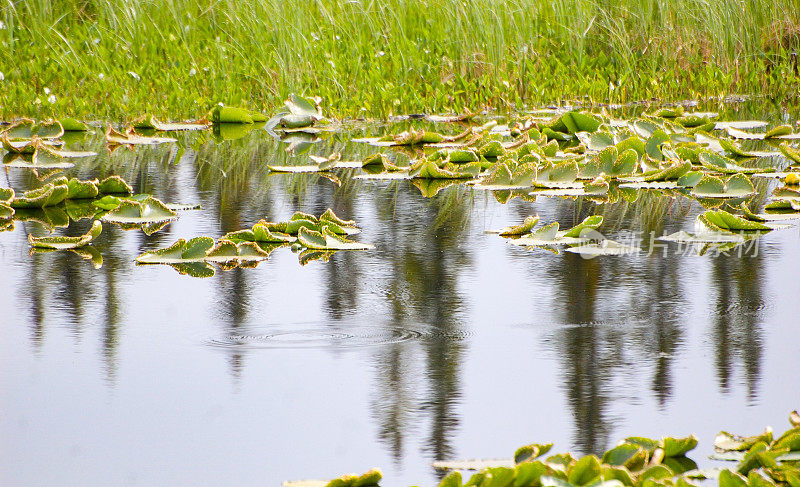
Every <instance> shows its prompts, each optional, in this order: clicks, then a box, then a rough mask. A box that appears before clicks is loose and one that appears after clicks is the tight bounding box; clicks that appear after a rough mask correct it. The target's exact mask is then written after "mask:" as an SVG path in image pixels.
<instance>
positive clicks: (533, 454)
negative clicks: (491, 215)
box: [500, 216, 553, 463]
mask: <svg viewBox="0 0 800 487" xmlns="http://www.w3.org/2000/svg"><path fill="white" fill-rule="evenodd" d="M528 218H532V217H528ZM528 218H526V221H527V220H528ZM536 219H537V220H538V219H539V218H538V216H537V217H536ZM534 225H535V223H534ZM531 227H533V225H531ZM500 235H502V233H501V234H500ZM551 448H553V444H552V443H544V444H541V443H531V444H530V445H525V446H521V447H519V448H517V451H516V452H514V463H522V462H528V461H532V460H534V459H536V458H538V457H540V456H542V455H544V454H545V453H547V452H549V451H550V449H551Z"/></svg>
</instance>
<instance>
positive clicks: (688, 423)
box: [0, 100, 800, 486]
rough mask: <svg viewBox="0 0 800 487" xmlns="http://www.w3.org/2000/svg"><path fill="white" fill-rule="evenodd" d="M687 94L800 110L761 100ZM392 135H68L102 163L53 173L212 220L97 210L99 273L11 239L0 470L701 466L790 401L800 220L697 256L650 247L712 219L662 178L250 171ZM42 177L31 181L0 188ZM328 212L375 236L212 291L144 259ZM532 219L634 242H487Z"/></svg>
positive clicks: (4, 473)
mask: <svg viewBox="0 0 800 487" xmlns="http://www.w3.org/2000/svg"><path fill="white" fill-rule="evenodd" d="M700 109H712V110H716V111H720V112H721V117H720V118H721V119H723V120H749V119H761V120H766V121H769V122H771V123H780V122H784V121H794V120H796V119H797V118H798V113H797V112H798V110H797V108H796V107H790V108H786V107H781V106H773V105H770V104H768V103H765V102H764V101H763V100H762V101H758V102H748V103H739V104H732V105H729V106H724V107H719V106H710V107H700ZM413 123H416V122H413ZM406 126H407V123H406V125H403V124H399V125H397V126H396V127H393V128H392V130H400V129H401V128H403V127H406ZM439 128H440V130H442V131H446V130H449V131H451V132H457V131H459V130H460V128H458V127H448V126H445V125H441V126H439ZM382 130H384V127H380V126H367V127H366V128H364V127H360V126H359V127H356V129H355V130H354V131H353V132H348V133H341V134H335V135H332V136H329V137H327V136H326V137H325V138H323V139H321V140H318V141H316V142H314V143H312V144H310V145H309V146H308V147H309V149H308V152H306V153H304V154H301V153H299V152H300V151H302V150H303V147H302V145H301V146H300V147H298V148H297V151H298V153H296V154H293V153H291V152H287V151H286V149H287V148H288V147H289V145H288V144H287V143H286V142H285V141H279V140H275V139H274V138H273V137H271V136H270V135H269V134H268V133H267V132H266V131H264V130H261V129H255V130H253V131H251V132H249V133H246V134H243V137H242V138H239V139H236V140H222V139H221V138H220V141H217V140H215V138H214V136H213V135H212V134H210V133H209V134H188V133H186V134H178V135H176V138H178V139H179V142H178V143H177V144H166V145H161V146H158V147H139V148H137V149H135V150H133V151H129V150H126V149H118V150H116V151H114V152H113V153H110V154H109V153H108V152H106V150H105V146H104V145H105V144H104V142H103V141H102V135H90V136H87V137H86V138H85V139H78V140H75V141H72V143H71V147H73V148H78V147H85V148H90V149H93V150H97V151H98V152H99V153H100V155H99V156H98V157H97V158H94V159H89V160H77V167H76V168H74V169H70V170H67V171H65V172H64V173H63V174H65V175H69V176H73V175H75V176H78V177H80V178H82V179H86V178H91V177H104V176H107V175H109V174H119V175H121V176H123V177H124V178H126V179H127V180H128V181H129V182H131V184H132V185H133V186H134V188H135V189H136V191H137V192H139V193H150V194H152V195H154V196H156V197H157V198H159V199H161V200H163V201H165V202H170V203H197V204H201V205H202V210H195V211H183V212H180V218H179V219H178V220H177V221H174V222H172V223H170V224H169V225H167V226H166V227H165V228H164V229H163V230H162V231H160V232H158V233H155V234H154V235H152V236H149V237H148V236H146V235H145V234H144V233H142V232H141V231H138V230H133V231H124V230H122V229H121V228H120V227H118V226H114V225H112V224H108V223H105V224H104V225H103V233H102V235H101V236H100V237H99V238H98V239H97V240H96V242H95V243H94V244H93V245H94V247H95V248H96V249H97V250H98V251H99V252H100V254H101V255H102V256H103V265H102V267H100V268H99V269H95V268H94V267H93V266H92V264H91V263H90V262H89V261H86V260H83V259H82V258H81V257H80V256H78V255H76V254H74V253H70V252H52V253H46V254H35V255H30V254H29V245H28V243H27V240H26V239H27V235H28V234H33V235H43V234H46V233H47V232H46V230H45V227H44V226H43V225H42V224H41V223H37V222H34V221H28V222H20V221H17V222H15V227H14V229H13V230H9V231H4V232H1V233H0V291H1V292H0V305H1V306H2V309H3V310H4V313H3V318H2V319H0V323H2V325H1V326H0V361H2V364H1V365H0V484H1V485H4V486H6V485H8V486H17V485H19V486H38V485H279V484H280V482H281V481H283V480H294V479H301V478H332V477H335V476H338V475H341V474H344V473H348V472H362V471H365V470H367V469H369V468H371V467H380V468H382V469H383V471H384V475H385V480H384V481H383V485H387V486H395V485H396V486H400V485H412V484H416V485H434V484H435V483H436V482H437V479H438V475H437V473H436V471H434V470H433V469H432V467H431V466H430V462H431V461H433V460H437V459H455V458H481V457H509V456H511V455H512V454H513V452H514V450H515V449H516V448H517V447H518V446H521V445H523V444H527V443H531V442H554V443H555V447H554V450H555V451H568V450H571V451H575V452H580V453H590V452H601V451H603V450H604V449H606V448H608V447H610V446H613V445H614V444H616V442H617V441H618V440H620V439H622V438H624V437H626V436H631V435H638V436H651V437H661V436H665V435H676V436H677V435H688V434H691V433H694V434H696V435H697V436H698V437H699V438H700V446H699V447H698V449H697V450H696V451H695V452H694V454H693V455H692V457H693V458H694V459H695V460H696V461H697V462H698V463H699V464H701V465H707V464H709V460H706V457H707V455H708V454H709V453H711V451H712V445H713V437H714V435H715V434H716V433H717V432H718V431H720V430H728V431H732V432H738V433H748V434H749V433H756V432H759V431H761V430H763V428H764V426H766V425H772V426H773V427H774V428H775V429H776V430H777V431H783V429H785V428H786V427H787V425H788V423H787V422H786V416H787V414H788V413H789V411H791V410H792V409H795V408H798V406H800V404H799V403H800V368H798V357H800V340H798V335H799V333H800V325H798V316H800V299H798V297H799V296H800V279H799V278H798V271H800V238H799V237H800V232H799V231H798V227H796V226H795V227H792V228H789V229H785V230H779V231H774V232H771V233H770V234H768V235H766V236H765V237H763V238H761V239H758V240H757V241H755V243H753V244H751V245H748V246H747V248H746V249H745V250H744V251H741V252H740V251H733V252H729V253H728V254H727V255H711V254H709V255H703V256H698V255H697V253H696V252H691V251H685V250H686V249H682V251H679V250H680V249H678V247H677V246H676V245H675V244H669V245H665V244H655V245H660V246H656V247H653V245H654V244H652V243H651V241H650V235H655V236H660V235H663V234H667V233H672V232H675V231H678V230H680V229H689V230H690V229H691V228H692V225H693V222H694V220H695V218H696V216H697V215H698V214H700V213H701V212H702V211H703V208H702V207H701V206H700V205H699V204H698V203H697V202H696V201H694V200H691V199H689V198H681V197H671V196H666V195H664V194H661V193H658V192H655V191H642V194H641V195H640V197H639V199H638V200H637V201H636V202H634V203H628V202H626V201H625V200H619V201H617V202H615V203H610V204H597V203H594V202H592V201H590V200H588V199H585V198H577V199H564V198H557V197H542V196H539V197H536V198H535V199H532V198H527V199H529V201H526V200H525V199H523V198H521V197H515V198H512V199H509V200H508V201H507V202H505V203H504V202H501V201H504V200H505V199H506V197H507V196H509V195H504V194H494V193H492V192H488V191H481V190H475V189H471V188H469V187H467V186H465V185H463V184H455V185H452V186H449V187H445V188H443V189H441V190H440V191H439V192H438V193H437V194H435V195H434V196H432V197H426V196H424V195H423V194H422V192H421V191H420V189H419V188H417V187H416V186H415V185H414V184H412V183H411V182H410V181H404V180H400V181H373V180H358V179H353V177H352V176H353V175H354V174H356V172H357V171H353V170H337V172H336V174H337V176H338V178H339V179H340V185H337V184H336V183H335V182H333V181H331V180H329V179H327V178H325V177H323V176H321V175H319V174H288V175H287V174H270V172H269V170H268V169H267V168H266V167H265V166H266V165H267V164H293V163H296V164H307V163H308V158H307V154H318V155H327V154H330V153H331V152H335V151H340V152H341V153H342V156H343V157H342V158H343V159H344V160H360V159H361V158H363V157H365V156H366V155H369V154H371V153H374V152H377V151H378V150H379V149H377V148H374V147H370V146H367V145H365V144H356V143H352V142H350V141H349V139H350V138H351V137H358V136H364V135H374V134H376V133H380V132H381V131H382ZM384 151H386V152H387V153H392V152H391V151H388V150H385V149H384ZM399 157H403V156H399ZM38 184H40V183H39V181H38V179H37V176H36V175H34V174H32V173H31V172H30V171H27V170H22V169H12V168H7V169H6V170H5V175H4V177H3V178H0V186H3V187H5V186H10V187H13V188H15V189H16V190H17V191H21V190H23V189H27V188H31V187H36V186H37V185H38ZM775 184H776V182H774V180H762V181H758V182H756V187H757V189H758V190H759V193H760V194H761V195H764V194H767V193H769V191H770V190H771V187H772V186H774V185H775ZM329 207H330V208H332V209H333V210H334V211H335V212H336V214H337V215H339V216H341V217H343V218H346V219H353V220H355V221H356V222H357V224H358V225H359V226H360V228H361V229H362V233H361V234H359V235H357V240H358V241H360V242H367V243H371V244H373V245H374V246H375V248H374V249H373V250H369V251H353V252H338V253H336V254H334V255H332V256H331V258H330V261H329V262H322V261H314V262H310V263H308V264H306V265H300V263H299V261H298V255H297V254H295V253H293V252H292V250H291V249H290V248H288V247H287V248H282V249H278V250H276V251H275V252H274V253H272V254H271V256H270V258H269V259H268V260H267V261H264V262H262V263H261V264H260V265H258V266H257V267H256V268H247V269H243V268H237V269H233V270H230V271H223V270H220V269H218V270H217V271H216V274H215V275H214V276H213V277H209V278H204V279H200V278H193V277H190V276H186V275H180V274H179V273H178V272H176V271H175V270H174V269H172V268H171V267H169V266H157V265H154V266H137V265H136V264H135V262H134V259H135V258H136V256H138V255H139V254H140V253H142V252H144V251H146V250H152V249H156V248H160V247H165V246H168V245H170V244H172V243H173V242H174V241H175V240H177V239H179V238H187V239H188V238H191V237H195V236H200V235H208V236H212V237H215V238H218V237H220V236H222V235H223V234H225V233H226V232H229V231H234V230H239V229H243V228H248V227H250V226H252V225H253V224H254V223H256V222H258V220H260V219H262V218H265V219H267V220H272V221H278V220H281V219H286V218H288V217H289V216H291V214H292V213H293V212H295V211H305V212H308V213H313V214H320V213H322V212H323V211H324V210H325V209H326V208H329ZM537 213H538V214H539V215H540V216H541V217H542V220H543V221H545V222H550V221H558V222H560V223H561V224H562V227H567V226H571V225H574V224H577V223H578V222H580V221H581V220H582V219H583V218H585V217H586V216H588V215H592V214H602V215H604V217H605V219H606V223H605V224H604V226H603V228H602V230H603V233H604V235H606V236H608V237H609V238H614V239H616V240H619V241H632V242H634V243H636V244H637V245H639V246H641V247H642V248H644V249H645V250H646V251H645V252H641V253H638V254H632V255H620V256H601V257H597V258H594V259H587V258H584V257H582V256H581V255H578V254H571V253H568V252H562V253H558V254H554V253H551V252H547V251H544V250H531V249H526V248H522V247H515V246H512V245H509V244H508V242H507V241H506V240H504V239H503V238H500V237H498V236H497V235H491V234H486V233H485V231H486V230H489V229H496V228H501V227H503V226H506V225H510V224H516V223H519V222H521V221H522V220H523V219H524V218H525V217H526V216H528V215H533V214H537ZM47 218H49V221H51V222H55V223H57V222H58V220H59V218H61V217H59V216H58V215H48V216H47ZM40 219H45V218H44V217H40ZM89 226H90V222H89V221H88V220H83V221H79V222H75V223H72V224H71V225H70V226H69V227H68V228H66V229H64V228H60V229H58V230H57V232H58V233H63V234H69V235H80V234H82V233H83V232H85V231H86V230H88V228H89Z"/></svg>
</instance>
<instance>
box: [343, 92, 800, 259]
mask: <svg viewBox="0 0 800 487" xmlns="http://www.w3.org/2000/svg"><path fill="white" fill-rule="evenodd" d="M717 118H718V116H717V114H715V113H701V112H694V113H689V112H686V111H684V109H683V108H682V107H676V108H665V109H661V110H658V111H656V112H655V113H651V114H646V115H643V116H641V117H639V118H637V119H634V120H631V121H624V120H617V119H614V118H611V117H609V116H605V115H602V114H596V113H589V112H576V111H572V112H566V113H561V114H557V115H555V116H551V117H542V116H538V115H535V114H534V115H530V116H526V117H521V118H519V119H517V120H514V121H512V122H511V123H509V124H508V125H506V126H498V125H496V124H495V123H494V122H489V123H487V124H484V125H482V126H477V127H470V128H468V129H466V130H465V131H463V132H461V133H458V134H456V135H452V136H446V135H443V134H440V133H436V132H429V131H425V130H408V131H406V132H403V133H400V134H395V135H389V136H385V137H381V138H371V139H359V140H360V141H362V142H366V143H370V144H372V145H375V146H389V147H396V146H413V147H421V148H423V149H424V151H423V152H422V155H421V156H420V157H418V158H417V159H416V160H414V161H412V163H411V164H410V165H409V166H400V165H398V164H396V163H394V162H392V161H391V160H390V159H389V158H387V157H386V156H385V155H383V154H380V153H379V154H376V155H372V156H370V157H367V158H366V159H364V160H363V161H362V169H363V170H364V172H366V173H367V174H364V175H360V176H356V177H358V178H364V179H412V180H414V181H419V180H426V181H431V180H433V181H457V182H462V183H466V184H469V185H471V186H472V187H473V188H475V189H485V190H492V191H493V192H494V193H495V195H496V196H497V197H498V199H499V200H500V201H501V202H505V201H508V199H510V198H511V197H515V196H521V197H523V198H525V199H530V198H535V197H536V196H537V195H544V196H559V197H565V198H574V197H579V196H584V197H586V198H588V199H590V200H591V201H594V202H596V203H599V204H602V203H613V202H616V201H617V200H619V199H620V198H622V199H625V200H626V201H628V202H633V201H636V199H638V197H639V194H640V191H642V190H645V191H654V192H660V193H662V194H664V195H667V196H671V197H686V198H692V199H695V200H697V201H698V202H699V203H700V204H701V205H702V206H703V207H705V208H707V209H709V211H707V212H706V213H704V214H702V215H700V217H699V218H698V221H697V225H696V228H695V229H694V232H693V233H689V232H678V233H676V234H673V235H667V236H664V237H662V238H663V240H665V241H676V242H682V243H693V244H703V246H704V247H703V249H702V250H701V251H705V250H707V249H708V248H709V247H714V248H718V249H722V250H725V249H729V248H731V247H733V246H736V245H738V244H740V243H742V242H744V241H747V240H750V239H752V238H757V237H759V236H761V235H763V234H764V233H766V232H769V231H771V230H774V229H776V228H782V226H781V225H777V224H775V222H776V221H779V220H790V219H797V218H800V188H798V186H797V185H798V183H800V176H798V171H800V167H798V165H800V153H799V152H798V151H797V150H796V149H795V148H793V147H792V146H791V145H790V142H791V141H793V140H798V139H800V133H795V132H793V131H792V128H791V126H789V125H783V126H779V127H775V128H772V129H770V130H768V131H766V132H763V133H758V132H753V131H752V130H753V129H758V128H762V127H765V126H766V125H767V124H766V123H765V122H760V121H740V122H724V121H717V120H716V119H717ZM746 130H750V131H746ZM746 140H761V141H765V143H766V144H771V146H773V147H776V148H777V150H771V151H752V150H747V149H746V148H745V147H743V146H742V142H741V141H746ZM753 178H774V179H778V180H782V181H783V182H784V183H785V184H784V185H783V186H780V187H777V188H775V190H774V192H773V194H772V197H771V200H770V201H769V202H767V204H766V205H765V206H764V212H763V213H757V212H755V211H752V210H751V208H750V205H751V204H752V203H753V199H754V196H755V195H756V189H755V185H754V183H753ZM441 187H443V186H442V185H439V186H437V187H436V188H434V190H433V192H434V194H435V191H438V189H440V188H441ZM421 189H422V187H421ZM424 192H425V191H424V189H423V193H424ZM501 198H502V199H501ZM531 218H534V217H531ZM530 222H531V220H526V222H525V223H523V224H522V225H520V226H517V227H514V229H513V230H506V231H505V232H504V233H507V234H508V235H505V236H510V237H514V239H513V240H512V243H515V244H517V245H529V246H550V245H554V244H557V243H562V244H567V245H571V246H572V247H570V248H569V249H568V250H570V251H582V252H589V253H612V254H616V253H628V252H630V251H635V250H636V249H632V248H630V247H629V246H624V245H622V244H617V243H616V242H611V241H606V240H602V239H601V240H600V242H599V243H598V242H593V241H592V239H591V238H583V239H581V240H572V241H569V240H565V239H563V232H562V234H561V235H559V233H558V229H557V228H554V227H553V226H552V224H551V225H546V226H544V227H542V228H539V229H533V225H528V224H529V223H530ZM528 227H529V228H528ZM501 233H503V232H501ZM523 234H524V235H523ZM559 237H561V241H560V242H559Z"/></svg>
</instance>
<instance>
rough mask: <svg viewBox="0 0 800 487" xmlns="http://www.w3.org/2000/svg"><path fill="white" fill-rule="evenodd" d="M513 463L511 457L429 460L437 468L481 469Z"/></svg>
mask: <svg viewBox="0 0 800 487" xmlns="http://www.w3.org/2000/svg"><path fill="white" fill-rule="evenodd" d="M514 465H515V464H514V460H513V459H511V458H490V459H471V460H440V461H435V462H431V466H432V467H433V468H435V469H437V470H483V469H486V468H494V467H513V466H514Z"/></svg>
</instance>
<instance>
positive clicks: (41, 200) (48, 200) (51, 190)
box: [11, 183, 69, 208]
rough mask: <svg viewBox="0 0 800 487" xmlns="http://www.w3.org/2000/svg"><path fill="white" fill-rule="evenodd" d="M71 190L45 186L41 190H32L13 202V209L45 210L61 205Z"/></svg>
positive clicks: (51, 185) (58, 186)
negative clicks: (48, 207)
mask: <svg viewBox="0 0 800 487" xmlns="http://www.w3.org/2000/svg"><path fill="white" fill-rule="evenodd" d="M68 194H69V189H68V188H67V186H66V185H57V186H54V185H53V184H52V183H48V184H45V185H44V186H42V187H41V188H37V189H32V190H30V191H26V192H24V193H22V196H17V197H15V198H14V199H13V200H12V201H11V206H12V207H13V208H43V207H45V206H53V205H57V204H59V203H61V202H62V201H64V200H65V199H66V198H67V195H68Z"/></svg>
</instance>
